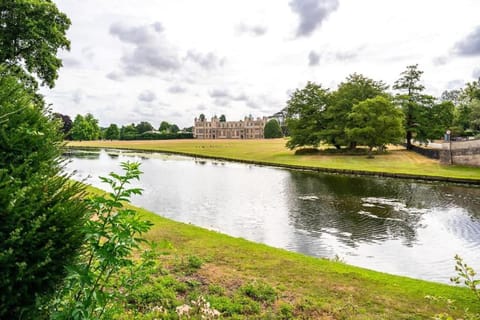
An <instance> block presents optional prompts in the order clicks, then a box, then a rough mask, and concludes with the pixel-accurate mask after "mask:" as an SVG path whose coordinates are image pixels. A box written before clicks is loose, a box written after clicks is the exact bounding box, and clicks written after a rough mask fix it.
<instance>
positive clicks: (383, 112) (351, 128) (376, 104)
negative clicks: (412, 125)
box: [346, 96, 404, 155]
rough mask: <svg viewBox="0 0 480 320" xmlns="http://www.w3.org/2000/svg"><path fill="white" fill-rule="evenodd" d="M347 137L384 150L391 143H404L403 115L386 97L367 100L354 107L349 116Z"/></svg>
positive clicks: (370, 149)
mask: <svg viewBox="0 0 480 320" xmlns="http://www.w3.org/2000/svg"><path fill="white" fill-rule="evenodd" d="M348 118H349V125H348V127H347V128H346V134H347V136H348V137H349V138H350V139H352V140H355V141H357V142H358V143H359V144H361V145H365V146H368V148H369V154H370V155H371V152H372V149H373V148H379V149H383V147H384V146H385V145H387V144H389V143H400V142H401V141H402V138H403V135H404V130H403V123H402V120H403V113H402V111H401V110H399V109H397V108H396V107H395V106H394V104H393V103H392V102H391V101H390V99H388V98H387V97H385V96H377V97H375V98H372V99H366V100H364V101H361V102H359V103H358V104H356V105H354V106H353V108H352V111H351V112H350V113H349V114H348Z"/></svg>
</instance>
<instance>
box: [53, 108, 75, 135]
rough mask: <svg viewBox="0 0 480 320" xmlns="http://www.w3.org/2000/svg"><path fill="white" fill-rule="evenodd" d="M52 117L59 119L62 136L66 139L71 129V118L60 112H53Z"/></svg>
mask: <svg viewBox="0 0 480 320" xmlns="http://www.w3.org/2000/svg"><path fill="white" fill-rule="evenodd" d="M53 117H54V118H55V119H58V120H60V121H61V123H60V128H61V130H62V133H63V135H64V137H65V138H67V139H68V138H69V134H70V130H72V125H73V122H72V119H71V118H70V117H69V116H68V115H66V114H61V113H54V114H53Z"/></svg>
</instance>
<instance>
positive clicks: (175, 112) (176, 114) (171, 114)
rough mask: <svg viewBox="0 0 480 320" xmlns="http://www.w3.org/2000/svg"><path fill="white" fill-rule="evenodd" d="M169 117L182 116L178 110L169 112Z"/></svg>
mask: <svg viewBox="0 0 480 320" xmlns="http://www.w3.org/2000/svg"><path fill="white" fill-rule="evenodd" d="M169 116H170V117H177V118H178V117H182V116H183V114H182V113H180V112H178V111H173V112H172V113H170V114H169Z"/></svg>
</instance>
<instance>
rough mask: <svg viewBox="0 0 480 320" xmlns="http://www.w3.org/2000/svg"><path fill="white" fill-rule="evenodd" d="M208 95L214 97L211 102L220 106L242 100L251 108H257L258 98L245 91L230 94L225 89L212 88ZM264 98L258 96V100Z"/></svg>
mask: <svg viewBox="0 0 480 320" xmlns="http://www.w3.org/2000/svg"><path fill="white" fill-rule="evenodd" d="M209 95H210V97H212V98H214V100H213V103H214V104H215V105H217V106H220V107H226V106H228V105H229V104H231V103H232V102H244V103H245V105H246V106H247V107H249V108H252V109H259V108H260V106H259V103H258V102H257V100H258V99H254V98H253V97H250V96H248V95H246V94H245V93H239V94H232V93H231V92H230V91H228V90H227V89H214V90H212V91H210V92H209ZM262 99H263V100H264V98H260V100H262Z"/></svg>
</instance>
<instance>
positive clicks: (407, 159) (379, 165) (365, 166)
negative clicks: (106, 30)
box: [68, 139, 480, 181]
mask: <svg viewBox="0 0 480 320" xmlns="http://www.w3.org/2000/svg"><path fill="white" fill-rule="evenodd" d="M285 143H286V140H285V139H265V140H149V141H81V142H79V141H70V142H68V146H71V147H103V148H126V149H138V150H149V151H166V152H175V153H182V154H189V155H198V156H205V157H218V158H224V159H231V160H241V161H252V162H257V163H265V164H277V165H290V166H301V167H314V168H327V169H340V170H356V171H369V172H377V173H388V174H407V175H416V176H426V177H444V178H454V179H466V180H479V181H480V168H474V167H466V166H445V165H440V163H439V162H438V161H437V160H432V159H429V158H426V157H424V156H421V155H419V154H417V153H414V152H411V151H407V150H405V149H404V148H392V149H391V150H390V151H389V152H388V153H386V154H382V155H377V156H375V158H374V159H368V158H367V157H366V156H364V155H354V156H352V155H338V154H322V153H320V154H313V155H295V154H294V152H293V151H291V150H289V149H287V148H286V147H285Z"/></svg>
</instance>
